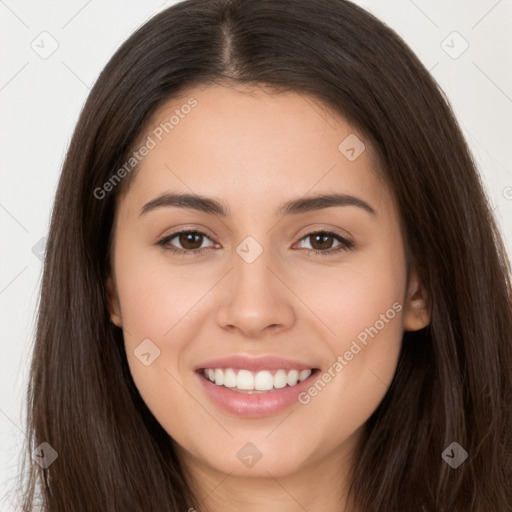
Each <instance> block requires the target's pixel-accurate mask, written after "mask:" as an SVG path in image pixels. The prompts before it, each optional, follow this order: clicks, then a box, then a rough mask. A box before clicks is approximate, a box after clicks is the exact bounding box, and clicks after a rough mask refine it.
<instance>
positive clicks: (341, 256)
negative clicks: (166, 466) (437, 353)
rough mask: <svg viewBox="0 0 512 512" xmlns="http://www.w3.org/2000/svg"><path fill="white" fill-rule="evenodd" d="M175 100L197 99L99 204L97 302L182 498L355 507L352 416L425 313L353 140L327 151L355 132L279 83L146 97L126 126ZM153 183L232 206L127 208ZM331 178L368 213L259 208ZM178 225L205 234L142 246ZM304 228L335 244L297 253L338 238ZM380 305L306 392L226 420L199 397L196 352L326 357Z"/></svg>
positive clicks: (254, 505)
mask: <svg viewBox="0 0 512 512" xmlns="http://www.w3.org/2000/svg"><path fill="white" fill-rule="evenodd" d="M189 97H194V98H195V99H196V100H197V101H198V105H197V106H196V107H195V108H194V109H192V110H191V112H190V113H189V114H188V115H187V116H185V117H184V118H183V119H180V122H179V124H178V125H176V126H175V127H174V129H173V130H172V131H171V132H170V133H169V134H168V135H167V136H165V137H164V138H163V139H162V141H161V142H159V143H158V144H157V146H156V147H155V148H154V149H152V150H151V151H150V152H149V154H148V155H147V156H145V157H144V159H143V160H142V162H141V164H140V167H139V169H138V171H137V174H136V176H135V179H134V181H133V182H132V183H131V184H130V187H129V188H128V190H127V192H126V193H125V194H123V195H122V196H121V198H120V201H119V203H118V206H117V211H116V218H115V226H114V234H113V237H114V239H113V253H112V268H113V273H112V275H111V276H110V277H109V279H108V282H107V286H108V290H109V293H110V301H109V309H110V313H111V318H112V321H113V322H114V323H115V324H116V325H117V326H119V327H121V328H122V329H123V332H124V339H125V347H126V354H127V358H128V363H129V365H130V370H131V372H132V375H133V378H134V381H135V384H136V385H137V387H138V389H139V392H140V394H141V396H142V398H143V399H144V401H145V402H146V404H147V405H148V407H149V408H150V410H151V411H152V413H153V414H154V416H155V417H156V419H157V420H158V421H159V422H160V424H161V425H162V426H163V428H164V429H165V430H166V431H167V432H168V433H169V435H170V436H171V437H172V438H173V440H174V441H175V445H176V450H177V453H178V455H179V457H180V458H181V460H182V461H183V463H184V466H185V467H186V469H187V471H188V472H189V474H190V475H191V476H192V478H193V482H194V489H195V490H196V493H197V496H199V500H198V501H197V503H194V504H191V505H190V506H191V507H195V508H196V509H197V510H206V507H207V509H208V510H211V511H214V512H217V511H220V510H222V511H228V512H229V511H238V510H247V511H266V512H269V511H270V512H272V511H279V512H292V511H293V512H295V511H299V510H308V511H322V512H326V511H331V512H334V511H341V510H346V511H347V512H348V511H355V510H356V509H355V508H354V506H353V504H352V502H351V500H347V493H346V491H347V485H348V472H349V468H350V465H351V464H352V463H353V462H354V460H355V457H357V450H358V447H359V443H360V442H361V441H362V439H363V437H362V436H363V429H364V425H365V423H366V421H367V420H368V418H369V417H370V416H371V414H372V413H373V412H374V411H375V409H376V408H377V407H378V405H379V404H380V402H381V401H382V399H383V397H384V395H385V393H386V391H387V388H388V386H389V384H390V383H391V381H392V378H393V375H394V372H395V370H396V365H397V361H398V356H399V352H400V347H401V340H402V335H403V331H404V330H417V329H421V328H422V327H424V326H425V325H427V324H428V322H429V319H430V315H429V312H428V311H427V293H426V290H425V289H424V287H423V285H422V284H421V282H420V281H419V279H418V276H417V273H416V271H415V269H414V267H411V268H409V269H408V268H407V264H406V257H405V245H404V240H403V237H402V233H401V230H400V221H399V216H398V213H397V210H396V206H395V202H394V200H393V196H392V194H391V192H390V190H389V189H388V187H387V186H386V185H385V184H384V183H383V182H382V181H381V180H380V179H379V178H378V177H377V175H376V173H375V170H374V167H373V166H374V163H373V159H372V155H371V148H370V145H369V144H368V143H367V144H366V150H365V151H363V152H362V153H361V155H360V156H359V157H358V158H357V159H356V160H355V161H350V160H349V159H347V158H346V157H345V155H344V154H342V153H341V152H340V150H339V149H338V146H339V144H340V143H341V142H342V141H343V140H344V139H345V138H346V137H347V136H348V135H350V134H356V135H357V136H358V137H359V139H360V140H362V141H364V137H363V136H362V135H360V134H358V133H357V132H356V130H354V129H353V128H352V127H351V126H350V125H349V124H348V123H347V122H346V121H345V120H344V119H342V118H341V117H340V116H336V115H334V114H333V113H330V112H329V111H328V109H327V108H325V107H324V106H322V105H321V104H320V103H318V102H317V101H315V100H314V99H313V98H311V97H307V96H304V95H301V94H297V93H294V92H286V93H282V94H272V93H271V92H269V90H264V89H263V88H254V87H253V88H245V87H240V86H238V87H236V88H233V87H230V86H229V87H228V86H221V85H214V86H207V87H201V88H194V89H191V90H190V91H187V94H185V95H183V96H182V97H180V98H175V99H173V100H172V101H169V102H167V103H166V104H165V105H164V106H163V107H162V108H160V109H159V110H158V111H157V112H156V114H155V115H154V116H153V117H152V118H151V119H150V121H149V123H148V125H147V126H146V127H145V129H144V133H143V135H142V136H141V139H140V140H141V141H142V142H143V141H144V140H145V139H146V137H147V135H148V134H150V133H151V130H152V129H153V128H154V127H155V126H157V125H158V124H159V123H160V122H162V121H164V120H167V119H169V116H170V115H171V114H172V113H173V111H174V110H175V109H179V108H180V107H181V106H182V105H183V104H184V103H186V101H187V99H188V98H189ZM171 190H172V191H174V192H183V193H195V194H201V195H204V196H208V197H213V198H216V199H219V200H222V201H223V202H225V203H226V204H227V205H228V206H229V208H230V210H231V211H232V214H233V215H232V217H228V218H222V217H220V216H215V215H209V214H206V213H204V212H198V211H194V210H186V209H183V208H178V207H160V208H157V209H154V210H152V211H150V212H147V213H146V214H144V215H140V212H141V209H142V207H143V206H144V205H145V204H146V203H147V202H148V201H150V200H152V199H154V198H155V197H157V196H159V195H160V194H162V193H163V192H167V191H171ZM333 192H338V193H347V194H351V195H353V196H357V197H358V198H361V199H363V200H364V201H366V202H367V203H369V204H370V205H371V206H372V207H373V209H374V210H375V212H376V214H375V215H372V214H370V213H369V212H367V211H366V210H364V209H362V208H358V207H356V206H341V207H340V206H337V207H331V208H325V209H321V210H317V211H312V212H306V213H301V214H296V215H288V216H285V217H283V216H279V215H276V213H275V212H276V210H277V208H278V207H279V206H281V205H282V204H283V203H284V202H286V201H288V200H290V199H295V198H300V197H302V196H305V195H313V194H317V193H333ZM185 228H188V229H196V230H199V231H201V232H203V233H205V235H206V236H205V237H203V238H202V239H199V241H198V242H197V243H195V245H194V244H193V243H189V244H188V245H186V243H187V239H185V240H184V243H183V238H182V239H181V242H182V243H181V244H180V238H179V237H175V238H174V239H173V241H172V243H171V242H169V243H168V244H167V245H168V246H171V247H172V246H173V247H175V248H182V249H187V250H189V251H191V250H193V249H195V248H196V247H199V246H201V247H209V248H210V250H207V251H206V252H205V253H204V254H201V255H198V256H195V257H194V256H186V255H177V254H173V253H171V252H169V251H166V250H164V248H163V247H161V246H158V245H156V243H157V242H158V240H160V239H161V238H162V237H164V236H165V235H169V234H171V233H173V232H175V231H179V230H180V229H185ZM320 229H327V230H329V231H333V232H335V233H336V234H338V235H340V236H342V237H345V238H347V239H348V240H350V241H352V242H353V244H354V246H353V248H352V249H350V250H346V251H340V252H338V253H332V254H331V255H329V256H326V255H316V254H314V253H312V252H311V251H310V250H309V251H308V249H312V248H313V249H317V250H323V251H324V252H326V251H328V250H332V249H335V248H337V247H339V243H340V242H338V241H337V240H336V238H329V239H327V241H326V243H325V244H324V245H323V246H322V245H321V244H319V243H316V244H315V238H314V237H311V236H309V237H307V236H306V235H308V234H311V233H315V231H318V230H320ZM247 236H252V237H253V238H254V239H255V240H256V241H257V242H258V243H259V244H260V246H261V247H262V248H263V252H262V254H261V255H260V256H259V257H258V258H257V259H256V260H255V261H254V262H253V263H250V264H248V263H247V262H246V261H244V259H242V258H241V257H240V256H239V255H238V253H237V252H236V248H237V246H238V245H239V244H240V243H241V242H242V241H243V240H244V239H245V238H246V237H247ZM394 303H399V304H400V305H402V309H401V311H400V312H398V313H397V314H396V316H395V317H394V318H393V319H392V320H390V321H389V322H388V323H386V324H385V327H384V328H383V329H381V330H380V331H379V333H378V335H377V336H375V337H374V338H373V339H370V341H369V342H368V344H367V346H366V347H365V348H364V349H363V350H361V351H360V352H359V353H358V354H357V355H355V356H354V358H353V359H352V360H351V361H349V362H348V364H347V365H346V366H345V367H344V368H343V370H342V371H341V372H339V373H338V374H337V375H336V377H335V378H333V379H332V380H331V382H330V383H329V384H328V385H327V386H325V388H324V389H323V390H322V391H321V392H320V393H318V394H317V396H315V397H314V398H312V399H311V401H310V403H309V404H307V405H301V404H300V403H295V404H294V405H293V406H292V407H290V408H288V409H286V410H284V411H282V412H280V413H278V414H274V415H271V416H268V417H264V418H246V417H240V416H236V415H233V414H230V413H227V412H224V411H223V410H222V409H219V408H218V407H217V406H216V405H215V404H214V403H213V402H212V401H211V400H210V399H209V398H208V396H207V395H206V393H205V392H204V390H203V388H202V386H201V383H200V382H199V381H198V378H197V375H196V374H195V373H194V367H195V366H196V365H197V364H199V363H201V362H203V361H206V360H208V359H212V358H216V357H221V356H225V355H231V354H235V353H241V354H245V355H252V356H259V355H275V356H281V357H285V358H291V359H295V360H300V361H303V362H311V363H312V367H313V366H317V367H319V368H321V369H327V368H329V367H330V366H332V365H333V363H334V362H335V361H336V359H337V356H338V355H340V354H341V355H342V354H344V353H345V352H346V351H347V350H348V349H349V348H350V344H351V342H352V341H353V340H354V339H356V336H357V335H358V334H359V333H361V332H362V331H364V329H365V328H366V327H369V326H372V325H374V324H375V322H376V321H377V320H378V319H379V318H380V315H381V314H383V313H385V312H386V311H387V310H388V309H389V308H391V307H392V305H393V304H394ZM147 338H149V339H151V340H152V342H153V343H154V344H155V345H156V346H158V348H159V349H160V356H159V357H158V358H157V359H155V361H154V362H153V363H152V364H151V365H150V366H144V365H143V364H141V362H140V361H139V360H138V359H137V358H136V357H135V355H134V350H135V349H136V348H137V346H138V345H139V344H140V343H141V341H142V340H144V339H147ZM248 441H250V442H252V443H253V444H254V445H255V446H256V447H257V448H258V450H259V451H260V452H261V454H262V458H261V459H260V460H259V461H258V462H257V463H256V464H255V465H254V466H253V467H252V468H247V467H246V466H245V465H244V464H242V462H241V461H240V460H239V459H238V457H237V452H238V451H239V450H240V449H241V448H242V446H244V445H245V444H246V443H247V442H248Z"/></svg>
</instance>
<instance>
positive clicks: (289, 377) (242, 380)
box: [203, 368, 312, 391]
mask: <svg viewBox="0 0 512 512" xmlns="http://www.w3.org/2000/svg"><path fill="white" fill-rule="evenodd" d="M311 373H312V370H311V369H309V370H301V371H299V370H277V371H276V372H275V373H274V374H272V372H271V371H269V370H261V371H258V372H251V371H249V370H243V369H241V370H238V371H236V370H234V369H233V368H227V369H222V368H207V369H205V370H204V371H203V374H204V376H205V377H206V378H207V379H208V380H210V381H211V382H214V383H215V384H217V386H225V387H228V388H236V390H241V391H269V390H271V389H274V388H275V389H281V388H284V387H286V385H288V386H295V385H296V384H297V383H298V382H302V381H303V380H306V379H307V378H308V377H309V376H310V375H311Z"/></svg>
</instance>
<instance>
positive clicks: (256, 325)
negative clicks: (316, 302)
mask: <svg viewBox="0 0 512 512" xmlns="http://www.w3.org/2000/svg"><path fill="white" fill-rule="evenodd" d="M272 253H273V251H272V250H271V249H270V248H269V247H265V246H264V245H263V244H260V243H259V242H258V241H257V240H256V239H255V238H254V237H246V238H245V239H244V240H242V242H241V243H240V244H239V245H238V246H237V247H236V252H235V253H234V255H233V271H232V272H231V277H230V282H229V292H228V294H227V295H226V296H225V297H226V299H225V302H224V304H222V305H221V309H220V311H219V322H220V323H221V324H223V325H224V327H227V326H234V327H237V328H238V329H240V330H241V331H243V332H245V334H247V335H250V336H256V335H257V334H258V333H260V332H261V331H263V330H265V328H266V327H269V326H277V325H279V326H281V327H282V326H284V325H287V324H289V323H290V322H291V321H292V320H293V313H292V309H291V305H290V304H289V303H288V299H287V294H286V290H285V289H279V288H280V287H281V288H283V285H282V283H281V282H280V281H279V279H276V277H275V275H274V272H275V270H274V267H278V264H277V262H275V261H273V259H272ZM270 269H272V271H271V270H270Z"/></svg>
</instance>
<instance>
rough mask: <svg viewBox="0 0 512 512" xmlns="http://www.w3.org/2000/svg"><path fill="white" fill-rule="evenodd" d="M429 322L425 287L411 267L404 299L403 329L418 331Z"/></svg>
mask: <svg viewBox="0 0 512 512" xmlns="http://www.w3.org/2000/svg"><path fill="white" fill-rule="evenodd" d="M429 323H430V310H429V300H428V293H427V289H426V287H425V286H424V284H423V283H422V282H421V280H420V278H419V276H418V272H417V271H416V269H415V268H411V270H410V274H409V283H408V289H407V295H406V301H405V312H404V330H406V331H418V330H419V329H423V328H424V327H426V326H427V325H428V324H429Z"/></svg>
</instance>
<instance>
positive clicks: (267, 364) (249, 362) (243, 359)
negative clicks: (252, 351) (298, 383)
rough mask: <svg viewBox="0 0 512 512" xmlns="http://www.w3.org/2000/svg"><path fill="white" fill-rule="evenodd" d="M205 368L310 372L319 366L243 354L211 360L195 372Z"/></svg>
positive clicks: (199, 366) (273, 357)
mask: <svg viewBox="0 0 512 512" xmlns="http://www.w3.org/2000/svg"><path fill="white" fill-rule="evenodd" d="M205 368H211V369H215V368H239V369H245V370H250V371H253V372H256V371H259V370H280V369H283V370H299V371H300V370H309V369H312V368H318V365H317V364H314V363H312V364H305V363H301V362H299V361H294V360H291V359H284V358H282V357H275V356H261V357H250V356H246V355H243V354H235V355H232V356H227V357H221V358H218V359H211V360H209V361H205V362H204V363H201V364H199V365H197V366H196V367H195V368H194V370H195V371H200V370H203V369H205Z"/></svg>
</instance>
